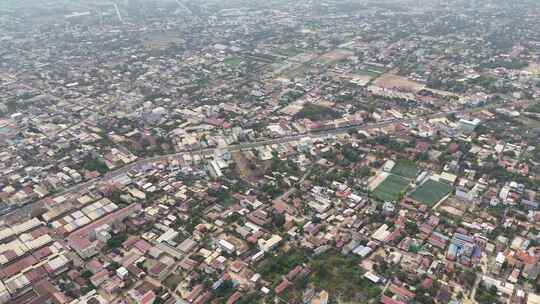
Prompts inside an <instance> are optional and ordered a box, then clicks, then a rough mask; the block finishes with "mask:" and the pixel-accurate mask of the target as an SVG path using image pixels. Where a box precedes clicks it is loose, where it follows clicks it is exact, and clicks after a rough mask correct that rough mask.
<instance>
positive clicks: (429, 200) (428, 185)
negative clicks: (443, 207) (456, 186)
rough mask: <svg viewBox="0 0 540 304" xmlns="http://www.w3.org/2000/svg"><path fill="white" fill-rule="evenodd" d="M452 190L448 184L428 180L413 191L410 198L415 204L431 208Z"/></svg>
mask: <svg viewBox="0 0 540 304" xmlns="http://www.w3.org/2000/svg"><path fill="white" fill-rule="evenodd" d="M452 188H453V187H452V186H450V185H448V184H445V183H441V182H437V181H434V180H432V179H430V180H428V181H427V182H425V183H423V184H422V185H421V186H420V187H418V188H417V189H416V190H414V192H413V193H411V195H410V198H411V199H413V200H414V201H416V202H419V203H422V204H426V205H428V206H432V205H434V204H436V203H438V202H439V201H441V200H442V199H443V198H444V197H445V196H447V195H448V194H449V193H450V192H451V191H452Z"/></svg>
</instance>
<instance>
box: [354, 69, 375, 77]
mask: <svg viewBox="0 0 540 304" xmlns="http://www.w3.org/2000/svg"><path fill="white" fill-rule="evenodd" d="M354 73H355V74H358V75H366V76H369V77H373V78H375V77H378V76H380V75H381V73H378V72H374V71H372V70H367V69H360V70H356V71H355V72H354Z"/></svg>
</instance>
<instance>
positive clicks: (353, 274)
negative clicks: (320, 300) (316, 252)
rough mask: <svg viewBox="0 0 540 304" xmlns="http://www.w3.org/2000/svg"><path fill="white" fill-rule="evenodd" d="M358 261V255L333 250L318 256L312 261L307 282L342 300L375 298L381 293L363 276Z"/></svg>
mask: <svg viewBox="0 0 540 304" xmlns="http://www.w3.org/2000/svg"><path fill="white" fill-rule="evenodd" d="M359 262H360V259H359V258H358V257H355V256H344V255H342V254H340V253H335V252H329V253H327V254H323V255H321V256H318V257H316V258H315V259H314V260H313V262H312V269H313V272H312V273H311V275H310V277H309V283H312V284H314V285H315V287H316V288H318V289H323V290H326V291H328V292H329V293H330V294H331V295H333V296H335V297H337V298H340V299H341V300H344V301H353V300H354V301H355V303H365V302H356V301H357V300H364V301H365V300H369V299H375V298H377V297H378V296H379V295H380V294H381V289H380V288H379V287H378V286H377V285H375V284H373V283H372V282H370V281H368V280H367V279H365V278H364V271H363V269H362V268H360V266H359Z"/></svg>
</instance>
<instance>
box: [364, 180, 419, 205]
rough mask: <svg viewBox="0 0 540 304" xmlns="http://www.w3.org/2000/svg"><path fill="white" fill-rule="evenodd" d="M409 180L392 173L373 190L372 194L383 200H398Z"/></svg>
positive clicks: (403, 193) (405, 189)
mask: <svg viewBox="0 0 540 304" xmlns="http://www.w3.org/2000/svg"><path fill="white" fill-rule="evenodd" d="M409 184H410V182H409V181H408V180H407V179H405V178H403V177H401V176H397V175H394V174H390V175H389V176H388V177H387V178H386V179H385V180H384V181H383V182H382V183H381V184H380V185H379V186H378V187H377V188H376V189H375V191H373V195H375V197H376V198H377V199H379V200H381V201H383V202H386V201H398V200H400V199H401V197H402V196H403V195H405V192H406V191H407V188H408V187H409Z"/></svg>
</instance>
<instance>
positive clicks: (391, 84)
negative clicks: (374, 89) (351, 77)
mask: <svg viewBox="0 0 540 304" xmlns="http://www.w3.org/2000/svg"><path fill="white" fill-rule="evenodd" d="M374 84H375V85H376V86H378V87H381V88H385V89H398V90H403V91H408V92H413V93H417V92H419V91H421V90H422V89H424V88H425V87H426V86H425V85H424V84H421V83H419V82H416V81H413V80H409V79H407V78H404V77H400V76H397V75H393V74H384V75H382V76H381V77H379V78H377V79H376V80H375V81H374Z"/></svg>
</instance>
